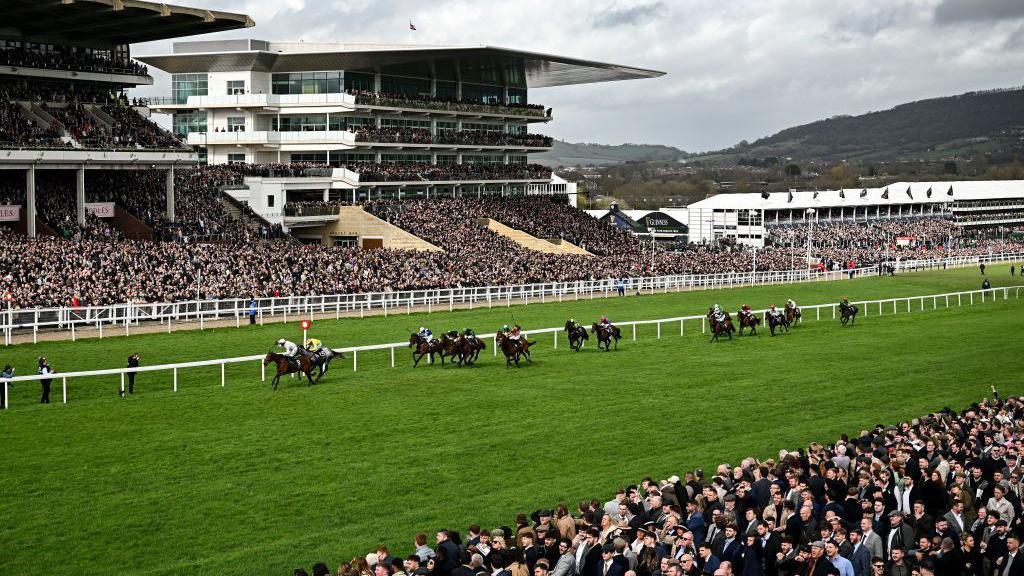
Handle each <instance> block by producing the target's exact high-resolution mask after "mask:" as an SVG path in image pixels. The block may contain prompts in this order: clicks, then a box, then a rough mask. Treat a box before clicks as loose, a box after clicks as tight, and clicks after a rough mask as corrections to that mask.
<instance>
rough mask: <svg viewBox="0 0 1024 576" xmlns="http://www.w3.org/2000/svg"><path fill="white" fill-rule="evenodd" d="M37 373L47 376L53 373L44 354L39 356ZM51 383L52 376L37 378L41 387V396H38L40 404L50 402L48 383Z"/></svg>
mask: <svg viewBox="0 0 1024 576" xmlns="http://www.w3.org/2000/svg"><path fill="white" fill-rule="evenodd" d="M38 372H39V375H40V376H49V375H50V374H53V368H51V367H50V362H49V361H47V360H46V357H45V356H40V357H39V370H38ZM51 383H53V379H52V378H43V379H41V380H39V384H40V386H41V387H42V396H41V397H40V398H39V403H40V404H49V403H50V384H51Z"/></svg>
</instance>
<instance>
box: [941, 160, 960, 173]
mask: <svg viewBox="0 0 1024 576" xmlns="http://www.w3.org/2000/svg"><path fill="white" fill-rule="evenodd" d="M942 172H943V173H945V174H959V173H960V170H959V169H957V167H956V162H946V163H945V164H943V165H942Z"/></svg>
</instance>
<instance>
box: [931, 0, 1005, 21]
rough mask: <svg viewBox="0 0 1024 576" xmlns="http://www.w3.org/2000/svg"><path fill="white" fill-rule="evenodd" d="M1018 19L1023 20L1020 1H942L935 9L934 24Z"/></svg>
mask: <svg viewBox="0 0 1024 576" xmlns="http://www.w3.org/2000/svg"><path fill="white" fill-rule="evenodd" d="M1018 18H1024V2H1021V0H942V2H940V3H939V5H938V6H936V7H935V22H936V23H938V24H943V25H948V24H957V23H960V22H988V21H993V20H1015V19H1018Z"/></svg>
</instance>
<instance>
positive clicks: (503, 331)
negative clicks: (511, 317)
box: [501, 324, 512, 336]
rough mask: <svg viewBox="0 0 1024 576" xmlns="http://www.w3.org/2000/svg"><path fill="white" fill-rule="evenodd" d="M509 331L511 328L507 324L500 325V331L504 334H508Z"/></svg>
mask: <svg viewBox="0 0 1024 576" xmlns="http://www.w3.org/2000/svg"><path fill="white" fill-rule="evenodd" d="M511 331H512V329H511V328H509V327H508V324H502V325H501V333H502V334H504V335H505V336H508V334H509V332H511Z"/></svg>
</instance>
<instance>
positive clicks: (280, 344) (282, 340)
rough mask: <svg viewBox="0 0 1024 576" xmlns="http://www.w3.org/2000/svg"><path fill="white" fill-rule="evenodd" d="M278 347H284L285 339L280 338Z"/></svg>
mask: <svg viewBox="0 0 1024 576" xmlns="http://www.w3.org/2000/svg"><path fill="white" fill-rule="evenodd" d="M277 345H278V346H284V338H278V340H277Z"/></svg>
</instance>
